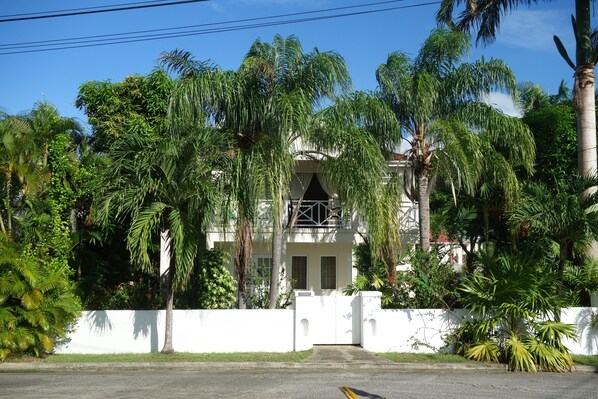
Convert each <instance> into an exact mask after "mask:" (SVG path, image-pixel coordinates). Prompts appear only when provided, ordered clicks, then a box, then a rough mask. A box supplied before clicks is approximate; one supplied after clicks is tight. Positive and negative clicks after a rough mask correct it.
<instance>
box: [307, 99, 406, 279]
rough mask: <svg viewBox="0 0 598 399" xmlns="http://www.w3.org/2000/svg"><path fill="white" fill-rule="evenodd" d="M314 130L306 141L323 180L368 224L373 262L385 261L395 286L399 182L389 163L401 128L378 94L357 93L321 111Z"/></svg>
mask: <svg viewBox="0 0 598 399" xmlns="http://www.w3.org/2000/svg"><path fill="white" fill-rule="evenodd" d="M315 126H316V128H315V129H314V130H313V132H312V133H311V134H310V136H309V137H308V138H309V142H310V143H312V144H313V146H314V149H316V150H317V151H316V153H317V156H318V159H321V160H322V161H321V164H322V171H323V173H324V175H325V176H326V177H327V179H328V180H329V181H330V182H331V183H332V184H334V186H335V187H336V189H337V191H338V194H339V197H340V198H341V199H342V201H343V206H344V207H346V208H347V209H354V210H355V211H357V212H358V214H360V216H362V217H363V218H364V219H365V221H366V222H367V224H368V234H367V236H366V237H364V238H365V239H366V240H367V241H368V244H369V246H370V248H371V251H370V253H371V256H372V258H373V259H372V260H374V261H375V260H376V259H379V260H381V261H382V262H383V264H384V265H385V267H386V272H387V277H388V279H389V281H395V276H396V263H397V261H398V251H399V250H400V222H399V216H400V212H401V209H400V208H401V194H400V192H401V189H400V186H401V179H400V176H398V173H396V172H398V171H392V170H388V162H389V161H391V160H392V156H393V155H394V153H395V150H396V148H395V146H396V145H397V144H398V143H400V141H401V126H400V125H399V123H398V121H397V118H396V117H395V114H394V112H393V111H392V110H391V109H390V107H389V106H388V105H387V104H386V103H384V102H383V101H381V100H380V98H379V97H378V96H377V95H376V94H375V93H363V92H356V93H353V94H351V95H350V96H346V97H342V98H339V99H338V100H337V101H336V102H335V103H334V104H332V105H331V106H329V107H327V108H326V109H323V110H322V111H320V112H319V113H318V114H317V116H316V121H315ZM303 155H304V156H305V155H309V154H303Z"/></svg>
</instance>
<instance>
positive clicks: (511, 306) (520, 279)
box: [453, 251, 575, 371]
mask: <svg viewBox="0 0 598 399" xmlns="http://www.w3.org/2000/svg"><path fill="white" fill-rule="evenodd" d="M480 259H481V263H480V264H479V265H478V267H479V268H480V271H479V272H477V273H474V274H472V275H470V276H468V277H466V278H465V279H464V280H463V282H462V285H461V290H462V291H463V293H464V297H463V298H464V304H465V307H466V308H468V309H470V311H471V316H472V318H473V320H467V321H465V322H464V323H463V324H462V325H461V326H460V327H459V328H458V329H457V331H456V332H455V334H454V336H453V340H454V344H455V346H456V351H457V353H458V354H460V355H463V356H465V357H466V358H469V359H473V360H477V361H483V362H503V363H506V364H507V365H508V366H509V368H510V369H511V370H514V371H538V370H544V371H566V370H571V368H572V367H573V361H572V360H571V356H570V355H569V353H568V350H567V348H566V347H565V346H564V345H563V340H564V339H565V338H571V339H574V338H575V330H574V326H572V325H569V324H564V323H561V322H556V321H552V320H551V317H554V315H555V314H556V313H558V312H560V307H561V305H562V301H561V298H559V297H558V296H557V295H556V291H555V281H556V276H555V275H554V273H547V272H546V270H545V269H544V268H543V267H542V266H541V265H538V264H537V263H535V262H534V261H533V260H530V259H525V258H521V257H517V256H514V255H500V256H495V254H494V253H493V251H490V252H488V253H485V254H482V256H481V258H480Z"/></svg>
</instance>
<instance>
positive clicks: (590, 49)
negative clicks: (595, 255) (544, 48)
mask: <svg viewBox="0 0 598 399" xmlns="http://www.w3.org/2000/svg"><path fill="white" fill-rule="evenodd" d="M538 2H539V1H538V0H516V1H515V0H492V1H485V2H484V3H483V5H480V4H479V2H478V1H476V0H443V1H442V4H441V6H440V10H439V11H438V13H437V16H436V17H437V20H438V21H439V22H440V23H445V24H448V25H449V26H451V27H452V28H455V29H458V30H460V31H464V32H474V33H475V34H476V42H480V41H481V42H482V43H484V44H487V43H490V42H492V41H493V40H494V39H495V37H496V32H497V29H498V27H499V25H500V21H501V18H502V17H503V16H504V15H505V14H506V13H507V12H508V11H511V10H512V9H516V8H517V7H518V6H519V5H528V6H530V5H532V4H536V3H538ZM461 5H464V6H465V9H464V10H463V11H462V12H461V13H460V14H459V16H458V18H457V20H456V22H453V12H454V10H455V8H456V7H459V6H461ZM571 19H572V23H573V30H574V32H575V41H576V51H575V54H576V56H575V63H574V62H573V61H572V60H571V58H570V57H569V55H568V54H567V51H566V50H565V47H564V46H563V44H562V42H561V40H560V39H559V38H558V37H556V36H554V41H555V43H556V46H557V49H558V51H559V53H560V54H561V56H562V57H563V58H564V59H565V61H566V62H567V64H568V65H569V66H570V67H571V68H572V69H573V70H574V71H575V74H574V76H575V83H574V87H573V103H574V107H575V111H576V113H577V160H578V169H579V174H580V175H581V176H587V175H593V174H595V173H596V110H595V90H596V85H595V73H594V69H595V67H596V62H597V61H598V52H596V40H595V39H596V32H595V31H592V28H591V11H590V0H575V17H573V16H572V17H571Z"/></svg>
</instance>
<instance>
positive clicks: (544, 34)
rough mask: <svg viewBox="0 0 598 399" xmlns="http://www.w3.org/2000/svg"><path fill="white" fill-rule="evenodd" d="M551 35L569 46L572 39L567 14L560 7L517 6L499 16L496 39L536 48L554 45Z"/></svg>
mask: <svg viewBox="0 0 598 399" xmlns="http://www.w3.org/2000/svg"><path fill="white" fill-rule="evenodd" d="M553 35H557V36H558V37H559V38H560V39H561V40H562V41H563V43H564V44H565V46H566V47H569V46H570V45H571V44H572V43H573V28H572V27H571V19H570V15H569V14H567V13H566V12H563V10H537V9H535V10H534V9H532V10H526V9H521V8H520V9H517V10H515V11H514V12H513V13H512V14H509V15H506V16H505V17H503V19H502V22H501V25H500V32H499V33H498V34H497V37H496V42H497V43H499V44H502V45H505V46H508V47H519V48H524V49H529V50H536V51H550V52H553V51H554V49H555V45H554V41H553V38H552V37H553Z"/></svg>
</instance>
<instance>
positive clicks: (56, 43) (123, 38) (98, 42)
mask: <svg viewBox="0 0 598 399" xmlns="http://www.w3.org/2000/svg"><path fill="white" fill-rule="evenodd" d="M404 1H405V0H387V1H379V2H374V3H367V4H358V5H352V6H343V7H334V8H328V9H320V10H311V11H303V12H297V13H289V14H279V15H272V16H264V17H254V18H245V19H237V20H231V21H222V22H213V23H206V24H198V25H189V26H182V27H171V28H162V29H149V30H142V31H134V32H128V33H115V34H106V35H95V36H83V37H78V38H70V39H54V40H44V41H38V42H21V43H12V44H0V55H10V54H24V53H35V52H46V51H57V50H67V49H74V48H87V47H98V46H108V45H115V44H124V43H133V42H145V41H153V40H163V39H170V38H178V37H186V36H198V35H206V34H214V33H223V32H232V31H239V30H248V29H256V28H263V27H271V26H279V25H289V24H298V23H304V22H313V21H319V20H326V19H335V18H344V17H349V16H356V15H366V14H372V13H381V12H388V11H394V10H399V9H407V8H416V7H425V6H429V5H436V4H439V3H440V1H430V2H425V3H417V4H409V5H401V6H394V7H385V8H377V9H373V10H362V11H353V12H344V13H336V14H331V15H320V16H313V17H306V18H295V19H286V20H280V21H270V22H261V23H253V24H245V25H242V24H239V23H243V22H257V21H264V20H269V19H280V18H287V17H297V16H302V15H310V14H317V13H323V12H331V11H342V10H347V9H355V8H363V7H371V6H375V5H384V4H389V3H399V2H404ZM231 24H238V25H233V26H222V25H231ZM209 26H221V27H215V28H208V29H198V30H187V31H181V32H173V33H161V34H145V33H154V32H166V31H173V30H183V29H191V28H199V27H203V28H205V27H209ZM34 47H47V48H34ZM31 48H34V49H31ZM26 49H29V50H26ZM5 50H14V51H5Z"/></svg>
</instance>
